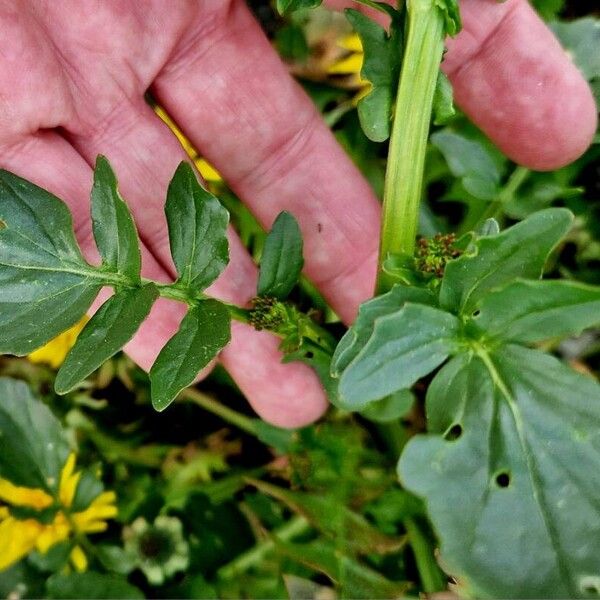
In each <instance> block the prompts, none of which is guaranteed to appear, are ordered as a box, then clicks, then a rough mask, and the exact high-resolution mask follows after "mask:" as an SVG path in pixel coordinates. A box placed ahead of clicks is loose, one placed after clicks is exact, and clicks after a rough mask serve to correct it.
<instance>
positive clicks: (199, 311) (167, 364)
mask: <svg viewBox="0 0 600 600" xmlns="http://www.w3.org/2000/svg"><path fill="white" fill-rule="evenodd" d="M230 328H231V317H230V315H229V310H228V309H227V307H226V306H225V305H224V304H222V303H221V302H219V301H218V300H212V299H209V300H202V301H200V302H198V303H197V304H195V305H194V306H192V307H191V308H190V309H189V310H188V312H187V314H186V315H185V317H184V318H183V320H182V321H181V325H180V326H179V331H177V333H176V334H175V335H174V336H173V337H172V338H171V339H170V340H169V341H168V342H167V343H166V344H165V346H164V347H163V349H162V350H161V351H160V354H159V355H158V358H157V359H156V361H155V363H154V364H153V365H152V368H151V369H150V383H151V389H152V405H153V406H154V408H155V409H156V410H164V409H165V408H167V406H169V404H171V402H172V401H173V400H174V399H175V397H176V396H177V394H179V392H180V391H181V390H182V389H183V388H185V387H187V386H188V385H190V384H191V383H192V382H193V381H194V379H195V377H196V375H198V372H199V371H200V370H201V369H203V368H204V367H206V365H208V363H209V362H210V361H211V360H212V359H213V358H215V357H216V356H217V354H218V353H219V352H220V351H221V350H222V349H223V348H224V347H225V346H226V345H227V343H228V342H229V339H230V335H231V331H230Z"/></svg>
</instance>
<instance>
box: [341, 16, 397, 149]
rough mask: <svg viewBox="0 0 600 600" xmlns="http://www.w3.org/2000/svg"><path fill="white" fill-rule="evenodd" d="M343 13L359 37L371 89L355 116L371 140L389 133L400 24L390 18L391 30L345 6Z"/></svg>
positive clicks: (364, 76)
mask: <svg viewBox="0 0 600 600" xmlns="http://www.w3.org/2000/svg"><path fill="white" fill-rule="evenodd" d="M346 16H347V17H348V20H349V21H350V23H351V25H352V27H353V28H354V30H355V31H356V33H357V34H358V36H359V37H360V40H361V42H362V46H363V52H364V59H363V66H362V69H361V72H360V74H361V77H362V78H363V79H364V80H366V81H368V82H369V83H370V84H371V86H372V89H371V91H370V92H369V93H368V94H367V95H366V96H364V97H363V98H362V99H361V100H360V101H359V103H358V116H359V119H360V124H361V126H362V128H363V131H364V132H365V135H366V136H367V137H368V138H369V139H370V140H372V141H374V142H383V141H385V140H387V139H388V138H389V137H390V130H391V119H392V106H393V103H394V98H395V96H396V88H397V86H398V79H399V77H400V66H401V64H402V52H401V48H402V27H401V24H400V20H399V19H397V18H392V22H391V25H390V33H389V35H388V33H387V32H386V30H385V29H384V28H383V27H382V26H381V25H379V24H378V23H376V22H375V21H373V19H370V18H369V17H367V16H366V15H363V14H362V13H360V12H358V11H357V10H353V9H348V10H346Z"/></svg>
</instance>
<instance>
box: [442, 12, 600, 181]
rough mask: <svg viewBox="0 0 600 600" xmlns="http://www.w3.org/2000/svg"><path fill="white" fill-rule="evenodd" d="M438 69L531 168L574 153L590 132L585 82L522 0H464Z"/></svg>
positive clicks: (554, 164) (592, 112)
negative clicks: (460, 18) (460, 21)
mask: <svg viewBox="0 0 600 600" xmlns="http://www.w3.org/2000/svg"><path fill="white" fill-rule="evenodd" d="M461 12H462V16H463V24H464V29H463V31H462V32H461V33H460V34H459V35H458V36H457V38H456V39H455V40H452V39H449V40H448V41H447V45H448V53H447V55H446V59H445V61H444V69H445V71H446V72H447V73H448V75H449V77H450V79H451V81H452V84H453V86H454V93H455V96H456V100H457V102H458V104H460V106H461V107H462V108H463V109H464V110H465V112H466V113H467V114H468V115H469V116H470V117H471V119H472V120H473V121H474V122H475V123H476V124H477V125H478V126H479V127H481V129H483V131H485V132H486V133H487V134H488V135H489V136H490V137H491V138H493V139H494V141H495V142H496V144H497V145H498V147H499V148H500V149H501V150H502V151H503V152H504V153H505V154H507V156H509V157H510V158H512V159H513V160H515V161H516V162H519V163H521V164H524V165H526V166H529V167H531V168H533V169H539V170H551V169H556V168H558V167H561V166H563V165H565V164H568V163H569V162H572V161H573V160H575V159H576V158H577V157H578V156H580V155H581V154H582V152H584V150H585V149H586V148H587V147H588V146H589V144H590V143H591V141H592V138H593V136H594V133H595V131H596V118H597V117H596V106H595V102H594V99H593V96H592V94H591V91H590V88H589V86H588V85H587V83H586V82H585V80H584V79H583V77H582V75H581V74H580V73H579V71H578V70H577V68H576V67H575V65H574V64H573V62H572V61H571V60H570V59H569V57H568V56H567V54H566V53H565V52H564V50H563V49H562V48H561V46H560V44H559V43H558V41H557V40H556V38H555V37H554V35H553V34H552V33H551V32H550V30H549V29H548V28H547V27H546V26H545V25H544V23H543V22H542V21H541V20H540V18H539V17H538V16H537V15H536V13H535V12H534V10H533V9H532V8H531V7H530V6H529V4H528V3H527V2H525V0H507V2H504V3H499V2H496V0H463V2H462V3H461Z"/></svg>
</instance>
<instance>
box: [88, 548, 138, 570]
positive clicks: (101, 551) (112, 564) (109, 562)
mask: <svg viewBox="0 0 600 600" xmlns="http://www.w3.org/2000/svg"><path fill="white" fill-rule="evenodd" d="M95 549H96V556H97V557H98V560H99V561H100V562H101V563H102V566H103V567H104V568H105V569H107V570H108V571H112V572H113V573H117V574H119V575H127V574H129V573H131V571H133V569H135V567H136V566H137V565H136V558H137V557H135V556H132V555H131V554H130V553H128V552H126V551H125V550H124V549H123V548H121V546H114V545H111V544H99V545H97V546H95Z"/></svg>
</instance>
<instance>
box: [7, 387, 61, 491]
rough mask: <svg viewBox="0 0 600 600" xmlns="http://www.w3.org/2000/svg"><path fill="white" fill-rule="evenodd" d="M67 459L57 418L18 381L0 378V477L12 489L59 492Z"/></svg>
mask: <svg viewBox="0 0 600 600" xmlns="http://www.w3.org/2000/svg"><path fill="white" fill-rule="evenodd" d="M68 455H69V446H68V445H67V442H66V440H65V438H64V437H63V434H62V430H61V427H60V424H59V422H58V421H57V419H56V417H54V415H53V414H52V413H51V412H50V410H49V409H48V407H47V406H46V405H45V404H43V403H42V402H41V401H39V400H36V399H35V398H34V397H33V396H32V394H31V392H30V391H29V388H28V387H27V386H26V385H25V384H24V383H23V382H20V381H16V380H13V379H8V378H5V377H1V378H0V477H1V478H3V479H8V481H10V482H12V483H14V484H15V485H19V486H25V487H31V488H41V489H43V490H45V491H47V492H49V493H50V494H55V493H56V490H57V489H58V484H59V480H60V472H61V470H62V468H63V465H64V464H65V462H66V460H67V456H68Z"/></svg>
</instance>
